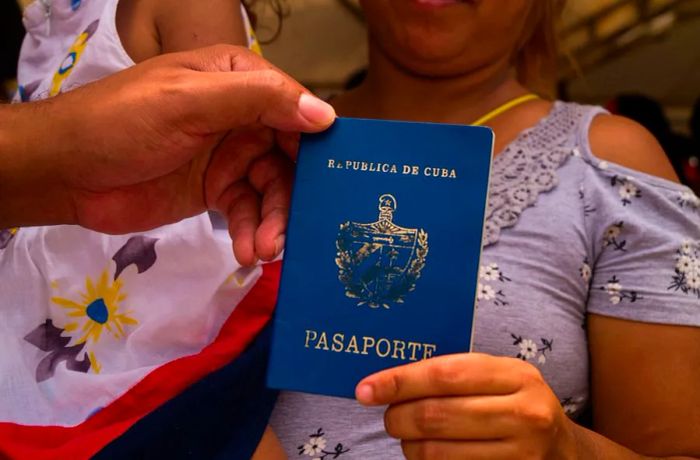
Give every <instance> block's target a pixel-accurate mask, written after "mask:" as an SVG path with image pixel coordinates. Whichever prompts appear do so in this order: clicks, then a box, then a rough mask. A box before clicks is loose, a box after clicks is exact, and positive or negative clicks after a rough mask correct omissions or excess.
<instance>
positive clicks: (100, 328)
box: [51, 270, 138, 373]
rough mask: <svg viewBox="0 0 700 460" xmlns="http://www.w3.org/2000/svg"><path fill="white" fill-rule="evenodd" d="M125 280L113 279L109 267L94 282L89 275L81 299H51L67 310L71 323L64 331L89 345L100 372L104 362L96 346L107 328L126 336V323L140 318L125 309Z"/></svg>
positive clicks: (134, 322)
mask: <svg viewBox="0 0 700 460" xmlns="http://www.w3.org/2000/svg"><path fill="white" fill-rule="evenodd" d="M121 289H122V281H121V280H119V279H116V280H114V281H112V280H110V277H109V273H108V271H107V270H105V271H103V272H102V274H101V275H100V277H99V278H98V279H97V280H96V282H94V281H93V280H92V279H91V278H90V277H89V276H88V277H86V278H85V291H84V292H81V293H80V296H81V299H80V301H75V300H72V299H68V298H64V297H52V298H51V301H52V302H53V303H55V304H56V305H59V306H60V307H61V308H63V309H65V310H66V316H67V317H68V318H70V319H69V322H68V323H67V324H66V325H65V326H64V328H63V329H64V332H65V333H66V334H70V335H72V336H73V338H74V340H73V345H80V344H85V345H86V348H87V350H88V351H87V353H88V356H89V357H90V363H91V369H92V370H93V371H94V372H95V373H99V371H100V368H101V366H100V364H99V362H98V360H97V358H96V356H95V353H94V350H92V349H91V348H92V346H91V345H94V344H96V343H98V342H99V341H100V337H102V334H103V332H104V331H107V332H108V333H111V334H112V335H113V336H114V338H116V339H121V338H124V337H125V336H126V331H125V328H126V326H134V325H137V324H138V321H137V320H136V319H134V318H133V317H131V316H130V314H131V311H125V310H124V309H123V308H122V302H123V301H124V300H125V299H126V294H124V293H123V292H122V291H121Z"/></svg>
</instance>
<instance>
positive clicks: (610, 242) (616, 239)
mask: <svg viewBox="0 0 700 460" xmlns="http://www.w3.org/2000/svg"><path fill="white" fill-rule="evenodd" d="M624 227H625V223H624V222H623V221H620V222H616V223H614V224H612V225H611V226H609V227H608V228H607V229H606V230H605V233H604V234H603V247H604V248H607V247H608V246H612V248H613V250H614V251H622V252H625V251H627V249H625V246H627V240H623V239H622V238H621V237H620V235H621V234H622V229H623V228H624Z"/></svg>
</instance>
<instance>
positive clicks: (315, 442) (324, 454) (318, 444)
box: [297, 428, 350, 460]
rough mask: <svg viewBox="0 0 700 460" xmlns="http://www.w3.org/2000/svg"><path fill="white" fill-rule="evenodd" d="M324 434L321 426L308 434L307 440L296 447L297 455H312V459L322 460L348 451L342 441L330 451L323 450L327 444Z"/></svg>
mask: <svg viewBox="0 0 700 460" xmlns="http://www.w3.org/2000/svg"><path fill="white" fill-rule="evenodd" d="M325 436H326V434H325V433H324V432H323V428H319V429H318V431H316V432H315V433H313V434H311V435H309V440H308V441H307V442H305V443H304V444H301V445H300V446H299V447H297V449H298V450H299V455H308V456H309V457H314V458H313V459H312V460H324V459H326V458H338V457H340V456H341V455H343V454H345V453H348V452H349V451H350V449H348V448H345V447H344V446H343V444H342V443H338V444H337V445H336V446H335V448H334V449H333V450H332V451H327V450H325V449H326V445H327V444H328V441H327V440H326V438H325ZM329 456H330V457H329Z"/></svg>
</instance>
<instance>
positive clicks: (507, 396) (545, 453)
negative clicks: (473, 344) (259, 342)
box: [356, 353, 576, 460]
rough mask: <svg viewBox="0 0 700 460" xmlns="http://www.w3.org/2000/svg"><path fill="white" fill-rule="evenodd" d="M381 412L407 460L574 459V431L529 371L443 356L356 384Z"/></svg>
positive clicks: (520, 365)
mask: <svg viewBox="0 0 700 460" xmlns="http://www.w3.org/2000/svg"><path fill="white" fill-rule="evenodd" d="M356 396H357V399H358V401H359V402H360V403H362V404H365V405H385V404H388V405H389V408H388V409H387V411H386V414H385V416H384V423H385V426H386V430H387V432H388V433H389V435H391V436H392V437H395V438H398V439H400V440H401V446H402V448H403V451H404V454H405V455H406V457H407V458H409V459H430V460H435V459H470V460H477V459H490V460H496V459H569V458H576V454H575V450H576V441H575V436H574V430H575V425H574V423H573V422H571V421H570V420H569V418H568V417H567V416H566V415H565V414H564V411H563V410H562V408H561V405H560V404H559V401H558V399H557V397H556V396H555V395H554V393H553V392H552V390H551V389H550V388H549V386H548V385H547V384H546V383H545V381H544V379H543V377H542V375H541V374H540V372H539V371H538V370H537V369H536V368H535V367H533V366H532V365H530V364H528V363H526V362H523V361H521V360H519V359H515V358H500V357H494V356H490V355H484V354H477V353H464V354H457V355H450V356H441V357H436V358H432V359H429V360H426V361H421V362H417V363H412V364H408V365H405V366H400V367H396V368H393V369H388V370H386V371H382V372H379V373H377V374H374V375H371V376H369V377H367V378H365V379H364V380H362V381H361V382H360V383H359V384H358V386H357V389H356Z"/></svg>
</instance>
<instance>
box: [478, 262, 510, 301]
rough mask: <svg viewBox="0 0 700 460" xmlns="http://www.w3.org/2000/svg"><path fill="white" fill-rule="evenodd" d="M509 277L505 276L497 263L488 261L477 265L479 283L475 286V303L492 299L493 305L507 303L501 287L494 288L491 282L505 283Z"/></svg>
mask: <svg viewBox="0 0 700 460" xmlns="http://www.w3.org/2000/svg"><path fill="white" fill-rule="evenodd" d="M509 281H510V278H508V277H506V276H505V275H504V274H503V272H502V271H501V269H500V268H499V267H498V264H495V263H490V264H486V265H482V266H481V267H479V283H477V287H476V300H477V303H479V304H480V303H481V302H489V301H492V302H493V303H494V304H495V305H498V306H504V305H508V301H506V294H505V293H504V292H503V289H497V288H494V287H493V285H492V284H491V283H494V282H496V283H506V282H509Z"/></svg>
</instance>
